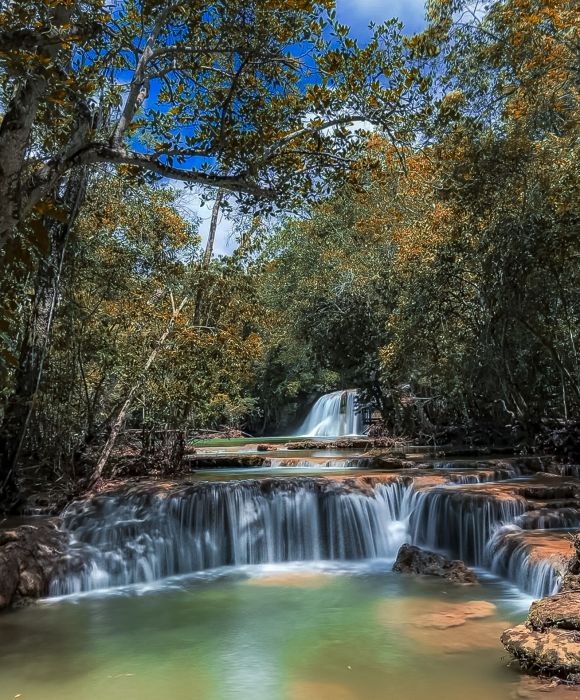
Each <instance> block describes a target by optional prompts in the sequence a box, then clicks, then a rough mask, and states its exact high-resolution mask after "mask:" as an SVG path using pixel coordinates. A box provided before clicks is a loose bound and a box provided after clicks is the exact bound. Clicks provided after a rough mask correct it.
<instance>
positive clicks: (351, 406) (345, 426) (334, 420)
mask: <svg viewBox="0 0 580 700" xmlns="http://www.w3.org/2000/svg"><path fill="white" fill-rule="evenodd" d="M356 398H357V390H356V389H347V390H344V391H333V392H332V393H331V394H325V395H324V396H321V397H320V398H319V399H318V401H317V402H316V403H315V404H314V406H313V407H312V408H311V409H310V413H309V414H308V416H307V418H306V420H305V421H304V423H303V424H302V425H301V426H300V428H299V429H298V432H297V433H296V434H297V435H300V436H305V437H340V436H344V435H361V434H362V431H363V421H362V416H361V415H360V413H357V411H356Z"/></svg>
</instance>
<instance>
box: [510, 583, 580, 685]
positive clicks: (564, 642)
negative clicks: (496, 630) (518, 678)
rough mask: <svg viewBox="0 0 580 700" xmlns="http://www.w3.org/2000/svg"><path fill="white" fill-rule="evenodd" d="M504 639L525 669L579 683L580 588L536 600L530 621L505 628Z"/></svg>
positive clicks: (531, 610) (531, 609)
mask: <svg viewBox="0 0 580 700" xmlns="http://www.w3.org/2000/svg"><path fill="white" fill-rule="evenodd" d="M501 641H502V644H503V645H504V646H505V648H506V649H507V650H508V651H509V652H510V654H512V655H513V656H515V657H516V659H517V660H518V661H519V662H520V665H521V666H522V668H523V669H524V670H525V671H530V672H532V673H539V674H540V675H548V676H559V677H560V678H563V679H565V680H566V681H568V682H569V683H580V591H568V592H565V593H559V594H557V595H553V596H547V597H546V598H542V599H541V600H537V601H535V602H534V603H532V606H531V607H530V612H529V615H528V621H527V623H525V624H522V625H518V626H517V627H512V628H511V629H508V630H506V631H505V632H504V633H503V634H502V635H501Z"/></svg>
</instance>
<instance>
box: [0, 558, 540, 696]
mask: <svg viewBox="0 0 580 700" xmlns="http://www.w3.org/2000/svg"><path fill="white" fill-rule="evenodd" d="M389 568H390V564H389V563H387V562H380V561H373V562H356V563H349V564H340V563H331V564H328V563H325V564H317V563H313V564H300V565H280V566H278V565H275V566H272V565H269V566H258V567H245V568H242V569H239V568H238V569H225V570H224V569H222V570H219V571H215V572H205V573H204V574H202V575H197V576H190V577H187V578H180V579H173V580H168V581H164V582H161V583H159V584H155V585H152V586H140V587H133V588H130V589H126V590H117V591H114V592H111V591H110V592H107V593H103V594H92V595H85V596H78V597H76V598H63V599H60V600H54V601H47V602H44V603H42V604H41V605H40V606H38V607H34V608H29V609H25V610H21V611H17V612H14V613H11V614H7V615H4V616H1V617H0V700H12V699H13V698H17V697H18V698H21V699H22V700H234V699H235V700H379V699H381V700H384V699H385V698H393V699H396V700H418V699H420V698H430V700H465V699H468V700H513V698H517V697H524V695H521V694H520V693H521V692H527V691H522V678H521V676H520V675H519V674H518V673H517V672H516V671H514V670H513V669H510V668H508V667H507V661H508V659H507V658H506V657H505V655H504V652H503V650H502V647H501V645H500V644H499V641H498V637H499V634H500V633H501V631H502V630H503V629H505V628H506V627H507V626H509V624H511V623H512V622H514V621H520V620H521V619H523V617H524V616H525V610H526V607H527V604H529V601H525V600H522V599H521V598H519V597H518V596H517V595H515V594H514V592H513V590H512V589H509V588H508V587H506V586H505V585H504V584H501V583H499V582H497V581H495V582H494V581H487V582H485V583H484V584H482V585H480V586H475V587H454V586H451V585H449V584H446V583H443V582H440V581H437V580H422V579H413V578H407V577H404V576H399V575H397V574H393V573H390V571H389ZM527 697H531V696H529V695H528V696H527ZM540 697H545V698H546V700H549V697H550V696H549V695H544V694H543V693H542V694H541V696H540Z"/></svg>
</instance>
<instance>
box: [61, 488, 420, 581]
mask: <svg viewBox="0 0 580 700" xmlns="http://www.w3.org/2000/svg"><path fill="white" fill-rule="evenodd" d="M413 497H414V492H412V491H410V490H409V488H408V487H407V486H404V485H403V484H401V483H392V484H379V485H377V486H376V487H375V488H374V489H373V491H372V492H371V493H369V494H366V493H362V492H357V491H348V490H345V488H337V487H336V485H333V484H332V483H331V482H320V481H317V480H315V479H285V480H265V481H255V480H252V481H242V482H235V483H234V482H219V483H207V482H202V483H199V484H197V485H194V486H189V487H187V488H183V489H182V490H181V491H179V492H176V493H172V494H161V495H159V494H156V495H151V494H148V493H146V492H145V493H136V494H132V495H127V494H123V495H119V496H114V495H109V496H102V497H99V498H94V499H92V500H90V501H84V502H79V503H76V504H73V505H72V506H71V507H70V508H69V510H68V511H67V513H66V514H65V524H66V527H67V529H68V530H69V531H70V532H71V533H73V540H72V543H71V554H70V557H69V560H68V566H67V570H66V571H63V572H62V573H61V575H60V576H57V577H56V578H55V580H54V581H53V583H52V586H51V594H52V595H63V594H68V593H76V592H80V591H87V590H95V589H100V588H108V587H111V586H122V585H128V584H132V583H139V582H147V581H153V580H156V579H159V578H163V577H167V576H173V575H177V574H184V573H189V572H194V571H201V570H204V569H210V568H216V567H219V566H225V565H238V566H240V565H245V564H263V563H275V562H289V561H312V560H324V559H326V560H333V559H368V558H387V559H389V558H390V559H392V558H394V557H395V556H396V553H397V551H398V549H399V547H400V546H401V544H403V542H404V541H406V539H407V526H406V519H407V518H408V515H409V513H410V512H411V509H412V502H413Z"/></svg>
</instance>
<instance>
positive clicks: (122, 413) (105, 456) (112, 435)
mask: <svg viewBox="0 0 580 700" xmlns="http://www.w3.org/2000/svg"><path fill="white" fill-rule="evenodd" d="M187 300H188V297H184V298H183V300H182V302H181V304H180V305H179V306H178V307H177V308H176V307H175V304H173V295H172V296H171V303H172V304H173V313H172V314H171V318H170V319H169V322H168V324H167V328H166V329H165V331H164V332H163V334H162V336H161V337H160V338H159V340H158V341H157V345H156V346H155V348H154V349H153V350H152V351H151V354H150V355H149V357H148V358H147V362H146V363H145V365H144V367H143V373H142V375H141V377H140V378H139V380H138V381H137V382H135V384H133V386H132V387H131V388H130V389H129V392H128V394H127V398H126V399H125V402H124V403H123V405H122V406H121V409H120V410H119V412H118V413H117V416H116V418H115V420H114V421H113V424H112V425H111V430H110V432H109V437H108V438H107V441H106V442H105V446H104V447H103V450H102V452H101V454H100V457H99V460H98V462H97V464H96V466H95V469H94V471H93V474H92V477H91V482H90V483H91V486H95V484H97V483H98V482H99V481H100V479H101V477H102V475H103V470H104V468H105V466H106V465H107V462H108V461H109V457H110V456H111V452H112V451H113V447H114V446H115V442H116V441H117V438H118V437H119V433H120V432H121V428H122V427H123V424H124V423H125V419H126V417H127V413H128V411H129V409H130V408H131V404H132V403H133V399H134V398H135V394H136V393H137V391H138V389H139V388H140V387H141V385H142V383H143V380H144V379H145V376H146V374H147V372H148V371H149V369H150V367H151V365H152V364H153V363H154V362H155V358H156V357H157V355H158V354H159V351H160V350H161V349H162V348H163V345H164V344H165V341H166V340H167V338H168V337H169V335H170V333H171V331H172V330H173V327H174V326H175V321H176V320H177V317H178V316H179V314H180V313H181V311H182V310H183V307H184V306H185V305H186V303H187Z"/></svg>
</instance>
